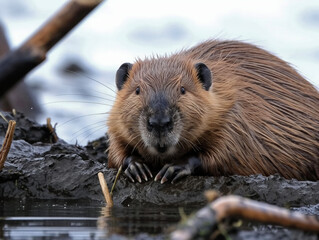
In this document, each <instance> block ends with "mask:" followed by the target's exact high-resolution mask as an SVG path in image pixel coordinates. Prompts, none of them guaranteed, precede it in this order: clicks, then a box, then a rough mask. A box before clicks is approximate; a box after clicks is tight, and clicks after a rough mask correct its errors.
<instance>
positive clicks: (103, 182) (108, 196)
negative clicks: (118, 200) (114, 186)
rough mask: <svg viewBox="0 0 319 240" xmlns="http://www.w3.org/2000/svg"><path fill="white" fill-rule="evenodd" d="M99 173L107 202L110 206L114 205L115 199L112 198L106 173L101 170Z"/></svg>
mask: <svg viewBox="0 0 319 240" xmlns="http://www.w3.org/2000/svg"><path fill="white" fill-rule="evenodd" d="M97 175H98V177H99V181H100V185H101V188H102V192H103V195H104V198H105V201H106V204H107V206H108V207H112V206H113V200H112V197H111V195H110V192H109V188H108V187H107V184H106V181H105V178H104V175H103V173H102V172H99V173H98V174H97Z"/></svg>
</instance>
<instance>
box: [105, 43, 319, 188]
mask: <svg viewBox="0 0 319 240" xmlns="http://www.w3.org/2000/svg"><path fill="white" fill-rule="evenodd" d="M116 86H117V89H118V92H117V96H116V100H115V102H114V105H113V107H112V109H111V111H110V114H109V117H108V120H107V125H108V134H109V148H108V167H110V168H113V167H115V168H118V167H120V166H121V165H123V167H124V169H125V174H126V176H127V177H128V178H129V179H130V180H131V181H132V182H135V181H138V182H142V179H144V180H145V181H147V180H149V179H150V178H153V174H152V172H153V171H158V173H157V175H156V176H155V181H158V180H161V183H164V182H166V181H171V182H172V183H174V182H176V181H177V180H178V179H180V178H182V177H185V176H187V175H196V174H207V175H211V176H229V175H252V174H262V175H266V176H269V175H273V174H280V175H281V176H283V177H285V178H287V179H291V178H295V179H298V180H313V181H315V180H318V179H319V93H318V91H317V90H316V88H315V87H314V86H313V85H312V84H310V83H309V82H308V81H306V80H305V79H304V78H303V77H302V76H301V75H300V74H299V73H297V71H296V70H294V69H293V68H292V67H291V66H290V65H289V64H288V63H286V62H285V61H283V60H281V59H279V58H278V57H276V56H274V55H272V54H270V53H268V52H267V51H265V50H263V49H261V48H259V47H257V46H254V45H252V44H249V43H244V42H240V41H218V40H209V41H206V42H203V43H200V44H199V45H197V46H195V47H192V48H190V49H186V50H182V51H180V52H177V53H174V54H171V55H165V56H156V57H155V56H153V57H150V58H146V59H144V60H141V59H137V60H136V62H135V63H134V64H131V63H124V64H122V65H121V66H120V68H119V69H118V70H117V72H116Z"/></svg>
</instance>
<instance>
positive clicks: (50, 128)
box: [47, 118, 59, 143]
mask: <svg viewBox="0 0 319 240" xmlns="http://www.w3.org/2000/svg"><path fill="white" fill-rule="evenodd" d="M47 128H48V129H49V131H50V133H51V135H52V137H53V143H56V142H57V141H58V140H59V138H58V135H57V134H56V131H55V127H52V124H51V118H47Z"/></svg>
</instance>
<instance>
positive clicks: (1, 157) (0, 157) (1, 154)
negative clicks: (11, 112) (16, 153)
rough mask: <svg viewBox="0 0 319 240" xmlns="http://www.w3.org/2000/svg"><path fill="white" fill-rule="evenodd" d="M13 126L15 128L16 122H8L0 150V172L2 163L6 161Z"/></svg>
mask: <svg viewBox="0 0 319 240" xmlns="http://www.w3.org/2000/svg"><path fill="white" fill-rule="evenodd" d="M15 126H16V122H15V121H14V120H10V121H9V125H8V129H7V133H6V136H5V137H4V141H3V144H2V147H1V149H0V170H1V169H2V168H3V166H4V162H5V161H6V159H7V156H8V153H9V150H10V147H11V143H12V139H13V134H14V129H15Z"/></svg>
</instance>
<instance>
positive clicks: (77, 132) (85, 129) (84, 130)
mask: <svg viewBox="0 0 319 240" xmlns="http://www.w3.org/2000/svg"><path fill="white" fill-rule="evenodd" d="M102 123H105V121H104V120H102V121H98V122H95V123H91V124H88V125H86V126H83V128H81V129H80V130H78V131H76V132H74V133H73V135H76V134H79V133H81V134H85V133H87V132H89V131H91V130H93V129H95V128H97V127H101V126H104V127H106V126H105V124H103V125H102ZM97 124H98V126H95V125H97ZM92 126H94V127H92ZM79 136H80V135H79Z"/></svg>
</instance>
